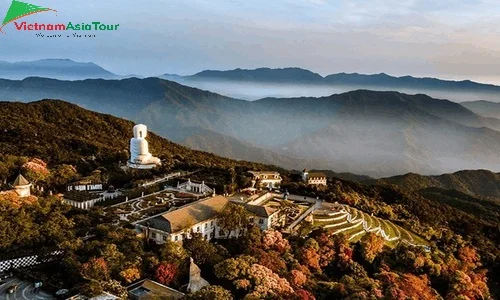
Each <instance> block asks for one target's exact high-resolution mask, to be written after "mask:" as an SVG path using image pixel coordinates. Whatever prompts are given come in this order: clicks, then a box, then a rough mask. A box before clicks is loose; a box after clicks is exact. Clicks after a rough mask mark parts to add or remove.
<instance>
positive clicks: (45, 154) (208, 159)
mask: <svg viewBox="0 0 500 300" xmlns="http://www.w3.org/2000/svg"><path fill="white" fill-rule="evenodd" d="M0 126H1V128H2V129H3V134H2V135H1V136H0V148H1V149H2V154H3V155H8V154H10V155H16V156H30V157H39V158H41V159H43V160H45V161H47V162H48V163H49V164H51V163H58V164H61V163H72V164H78V165H81V164H82V161H85V160H88V161H90V160H96V161H100V162H104V163H108V164H109V163H118V162H119V161H121V162H122V163H125V161H126V159H127V158H128V155H129V154H128V148H129V141H130V138H131V137H132V127H133V126H134V123H133V122H131V121H127V120H124V119H120V118H117V117H114V116H111V115H107V114H100V113H96V112H92V111H89V110H86V109H83V108H81V107H79V106H77V105H74V104H70V103H67V102H64V101H59V100H43V101H36V102H32V103H27V104H25V103H18V102H0ZM148 140H149V145H150V151H151V152H152V153H154V154H155V155H157V156H159V157H160V158H162V159H163V160H165V162H166V163H167V165H175V164H181V165H183V164H184V165H189V166H191V167H193V168H195V167H196V166H204V167H215V168H228V167H229V166H231V165H234V164H236V165H239V166H242V167H248V168H264V169H266V168H272V169H275V167H272V166H264V165H260V164H256V163H250V162H244V161H240V162H236V161H233V160H229V159H226V158H222V157H219V156H216V155H213V154H210V153H206V152H202V151H196V150H191V149H189V148H186V147H183V146H180V145H178V144H175V143H173V142H170V141H168V140H166V139H164V138H162V137H159V136H158V135H156V134H155V133H153V132H150V133H149V134H148Z"/></svg>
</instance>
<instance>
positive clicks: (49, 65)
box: [0, 59, 120, 80]
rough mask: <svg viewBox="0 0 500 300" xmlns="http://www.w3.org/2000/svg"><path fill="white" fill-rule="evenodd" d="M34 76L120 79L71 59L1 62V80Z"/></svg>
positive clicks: (95, 67)
mask: <svg viewBox="0 0 500 300" xmlns="http://www.w3.org/2000/svg"><path fill="white" fill-rule="evenodd" d="M32 76H38V77H47V78H57V79H64V80H77V79H87V78H104V79H112V78H119V77H120V76H118V75H116V74H113V73H111V72H109V71H108V70H105V69H104V68H102V67H100V66H98V65H96V64H94V63H91V62H89V63H83V62H76V61H72V60H70V59H40V60H35V61H21V62H13V63H10V62H6V61H0V78H5V79H24V78H26V77H32Z"/></svg>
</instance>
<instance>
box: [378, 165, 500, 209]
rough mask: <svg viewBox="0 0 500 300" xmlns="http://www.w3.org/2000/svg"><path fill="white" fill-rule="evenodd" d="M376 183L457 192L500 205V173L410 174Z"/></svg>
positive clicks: (485, 171) (414, 188) (413, 188)
mask: <svg viewBox="0 0 500 300" xmlns="http://www.w3.org/2000/svg"><path fill="white" fill-rule="evenodd" d="M376 182H377V183H379V184H392V185H396V186H398V187H400V188H401V189H403V190H405V191H420V190H427V191H429V189H430V188H437V189H445V190H455V191H458V192H461V193H463V194H466V195H469V196H472V197H476V198H486V199H494V200H496V201H497V202H498V203H499V204H500V173H493V172H491V171H488V170H464V171H459V172H455V173H452V174H443V175H439V176H422V175H419V174H414V173H410V174H406V175H401V176H394V177H389V178H382V179H379V180H377V181H376ZM434 191H437V190H436V189H434Z"/></svg>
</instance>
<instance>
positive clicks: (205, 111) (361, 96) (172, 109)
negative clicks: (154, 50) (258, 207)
mask: <svg viewBox="0 0 500 300" xmlns="http://www.w3.org/2000/svg"><path fill="white" fill-rule="evenodd" d="M44 98H58V99H66V100H67V101H70V102H73V103H76V104H78V105H80V106H83V107H85V108H88V109H92V110H96V111H99V112H103V113H110V114H113V115H116V116H119V117H123V118H127V119H129V120H134V121H136V122H142V123H145V124H148V126H149V127H150V128H151V130H153V131H155V132H157V133H159V134H160V135H162V136H164V137H166V138H169V139H171V140H173V141H175V142H178V143H183V142H188V141H189V142H190V143H191V146H198V148H199V149H203V150H209V149H212V151H215V150H214V149H217V151H220V152H219V153H217V154H221V155H222V154H223V155H227V156H230V157H233V158H242V157H243V156H242V155H243V154H244V153H247V154H248V153H253V156H252V159H254V158H258V157H259V156H262V158H263V159H264V158H266V157H267V158H266V160H263V162H265V163H269V162H272V161H281V162H282V163H284V162H285V161H286V162H287V163H286V165H285V164H283V165H284V166H286V167H291V166H292V165H294V164H295V165H296V167H294V169H302V168H309V169H313V168H315V169H332V170H335V171H337V172H351V173H357V174H366V175H369V176H372V177H381V176H382V177H386V176H390V175H396V174H402V173H406V172H408V171H418V172H419V173H423V174H439V173H446V172H450V171H453V170H454V168H456V169H470V168H475V169H477V168H485V167H486V166H490V168H492V169H493V170H496V168H499V169H500V167H499V165H500V161H499V160H498V155H497V153H498V151H500V136H499V135H500V132H498V131H495V130H493V129H488V128H489V127H485V125H488V126H491V127H495V123H494V122H493V123H491V122H492V120H489V119H488V120H484V118H483V117H481V116H479V115H477V114H474V113H473V112H471V111H469V110H467V109H465V108H463V107H462V106H460V105H459V104H457V103H454V102H451V101H445V100H439V99H434V98H430V97H428V96H425V95H422V94H417V95H408V94H403V93H398V92H378V91H367V90H356V91H351V92H348V93H342V94H334V95H331V96H328V97H319V98H315V97H300V98H284V99H281V98H265V99H261V100H258V101H245V100H239V99H234V98H230V97H226V96H223V95H220V94H216V93H212V92H209V91H204V90H199V89H196V88H191V87H187V86H183V85H181V84H179V83H175V82H172V81H168V80H163V79H160V78H156V77H150V78H145V79H137V78H129V79H122V80H102V79H87V80H80V81H60V80H54V79H44V78H27V79H25V80H22V81H12V80H0V99H2V100H22V101H33V100H38V99H44ZM488 122H489V123H488ZM192 128H198V129H197V130H200V129H202V130H207V131H210V132H214V133H216V135H218V139H219V140H218V141H219V142H222V143H226V144H225V145H226V146H227V147H224V149H222V148H221V147H220V145H216V144H209V143H210V142H211V141H210V140H209V139H206V138H202V137H201V136H200V135H197V136H193V130H192ZM224 136H226V137H224ZM249 145H252V147H257V148H259V149H258V151H257V149H255V148H253V149H254V151H250V150H249V148H251V147H250V146H249ZM227 149H238V152H239V153H236V152H235V153H228V152H227ZM223 150H224V151H226V152H223ZM268 150H270V151H268ZM235 151H236V150H235ZM257 152H258V153H260V154H255V153H257ZM275 155H280V157H279V159H277V158H276V156H275ZM290 158H297V160H294V161H290ZM368 158H370V159H368ZM269 159H271V160H272V161H270V160H269ZM396 166H397V167H396Z"/></svg>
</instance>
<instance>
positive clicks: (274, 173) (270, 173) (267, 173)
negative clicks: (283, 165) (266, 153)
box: [248, 171, 280, 176]
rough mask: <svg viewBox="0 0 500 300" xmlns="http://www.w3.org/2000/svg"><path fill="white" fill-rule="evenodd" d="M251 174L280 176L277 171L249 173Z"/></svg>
mask: <svg viewBox="0 0 500 300" xmlns="http://www.w3.org/2000/svg"><path fill="white" fill-rule="evenodd" d="M248 172H249V173H252V174H253V175H256V176H257V175H280V173H279V172H276V171H248Z"/></svg>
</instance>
